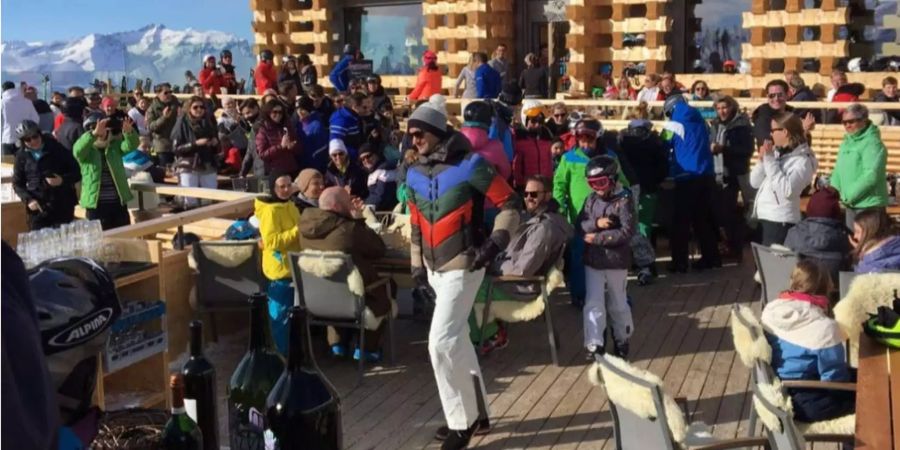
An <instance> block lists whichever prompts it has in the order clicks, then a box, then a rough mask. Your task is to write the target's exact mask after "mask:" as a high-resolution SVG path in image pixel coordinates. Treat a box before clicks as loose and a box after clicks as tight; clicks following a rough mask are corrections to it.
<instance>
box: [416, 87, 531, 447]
mask: <svg viewBox="0 0 900 450" xmlns="http://www.w3.org/2000/svg"><path fill="white" fill-rule="evenodd" d="M445 102H446V100H444V99H443V97H442V96H439V95H435V96H432V98H431V99H429V101H428V102H425V103H423V104H422V105H420V106H419V107H418V108H416V110H415V111H413V113H412V115H411V116H410V118H409V121H408V127H409V128H408V133H409V135H410V136H411V141H412V144H413V146H414V147H415V148H416V150H417V152H418V156H419V157H418V162H417V163H415V164H414V165H412V166H411V167H410V168H409V169H408V171H407V176H406V194H407V198H408V199H409V200H408V204H409V209H410V216H411V217H410V224H411V225H412V239H411V245H410V254H411V260H410V261H411V265H412V278H413V280H414V282H415V283H416V288H415V292H416V295H418V296H419V297H420V298H426V299H430V300H433V301H434V305H435V306H434V315H433V317H432V319H431V330H430V332H429V337H428V352H429V354H430V355H431V363H432V365H433V367H434V375H435V378H436V380H437V385H438V391H439V392H440V398H441V404H442V406H443V410H444V417H445V418H446V420H447V425H446V426H445V427H441V428H440V429H438V432H437V433H436V436H435V437H436V438H438V439H443V440H444V443H443V445H442V447H441V448H442V449H444V450H448V449H462V448H465V447H466V445H468V443H469V439H471V437H472V435H473V434H474V433H476V432H479V430H482V431H486V428H487V427H488V426H489V425H488V424H486V423H484V421H483V420H481V419H485V418H482V417H480V415H479V407H478V405H477V403H478V402H477V400H476V398H477V397H476V395H477V394H476V386H475V385H474V384H473V382H472V373H473V372H474V373H475V374H476V377H477V378H478V379H479V380H480V378H481V370H480V368H479V366H478V360H477V358H476V356H475V350H474V348H473V347H472V344H471V343H470V342H469V340H468V339H466V334H468V332H469V329H468V325H467V322H468V318H469V312H470V311H471V310H472V304H473V303H474V301H475V294H476V293H477V291H478V287H479V286H480V285H481V281H482V280H483V279H484V274H485V270H484V268H485V267H486V266H487V265H488V264H489V263H490V262H491V261H492V260H493V259H494V257H495V256H496V255H497V254H498V253H499V252H500V251H501V250H502V249H504V248H506V246H507V244H508V243H509V241H510V235H511V233H512V232H513V231H514V230H515V229H516V228H517V227H518V224H519V207H520V206H519V205H520V200H519V197H518V196H517V195H516V194H515V192H514V191H513V190H512V188H511V187H510V186H509V184H507V182H506V181H505V180H503V178H501V177H500V176H499V175H497V173H496V172H495V171H494V169H493V168H492V167H491V165H490V164H489V163H488V162H487V161H485V160H484V159H483V158H482V157H481V156H479V155H478V154H476V153H473V152H472V146H471V144H470V143H469V141H468V139H466V137H465V136H463V135H462V134H460V133H459V132H458V131H454V130H452V129H449V128H448V126H447V111H446V109H445V106H444V105H445ZM487 201H490V202H491V203H493V204H494V205H496V206H497V207H498V208H500V209H501V211H500V213H499V214H498V215H497V217H496V220H495V221H494V229H493V231H492V232H491V233H490V234H489V235H488V233H487V230H485V229H484V220H483V217H482V214H483V212H484V204H485V202H487ZM478 388H479V389H481V392H482V393H484V384H483V383H482V382H479V383H478Z"/></svg>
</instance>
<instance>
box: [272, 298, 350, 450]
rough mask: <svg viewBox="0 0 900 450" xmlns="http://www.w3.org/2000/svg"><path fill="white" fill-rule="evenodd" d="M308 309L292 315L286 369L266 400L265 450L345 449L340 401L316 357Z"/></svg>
mask: <svg viewBox="0 0 900 450" xmlns="http://www.w3.org/2000/svg"><path fill="white" fill-rule="evenodd" d="M306 320H307V319H306V310H304V309H303V308H300V307H299V306H295V307H293V308H292V309H291V312H290V321H291V329H290V344H289V345H288V360H287V367H286V368H285V369H284V373H282V374H281V378H279V379H278V383H276V384H275V387H274V388H273V389H272V393H270V394H269V399H268V400H267V401H266V420H267V424H268V426H269V428H268V429H267V430H266V450H299V449H306V450H332V449H339V448H341V447H342V440H343V436H342V429H341V401H340V398H339V397H338V394H337V391H336V390H335V389H334V386H332V385H331V383H330V382H329V381H328V379H327V378H325V375H323V374H322V371H321V370H319V366H318V365H316V361H315V359H314V358H313V354H312V347H311V346H310V339H309V327H308V326H307V323H306Z"/></svg>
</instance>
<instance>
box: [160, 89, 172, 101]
mask: <svg viewBox="0 0 900 450" xmlns="http://www.w3.org/2000/svg"><path fill="white" fill-rule="evenodd" d="M170 100H172V88H170V87H163V88H162V90H161V91H159V101H161V102H163V103H169V101H170Z"/></svg>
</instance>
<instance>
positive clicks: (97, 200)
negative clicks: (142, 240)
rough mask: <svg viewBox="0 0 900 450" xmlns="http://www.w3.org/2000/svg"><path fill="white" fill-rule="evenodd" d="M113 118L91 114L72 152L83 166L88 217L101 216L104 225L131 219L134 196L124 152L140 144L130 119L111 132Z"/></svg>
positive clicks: (84, 204) (83, 196) (83, 197)
mask: <svg viewBox="0 0 900 450" xmlns="http://www.w3.org/2000/svg"><path fill="white" fill-rule="evenodd" d="M110 120H111V119H110V118H103V116H102V115H101V114H92V115H90V116H88V118H87V119H85V121H84V130H85V133H84V134H83V135H81V137H80V138H78V140H77V141H75V145H74V147H73V153H74V155H75V160H76V161H78V165H79V167H80V168H81V199H80V200H79V202H78V203H79V204H80V205H81V207H82V208H84V209H85V213H86V216H87V218H88V220H99V221H100V223H101V225H102V227H103V229H104V230H108V229H110V228H115V227H121V226H125V225H129V224H130V223H131V217H130V216H129V215H128V208H127V207H126V206H125V205H126V204H128V201H129V200H131V199H132V198H133V195H132V193H131V189H130V188H129V186H128V178H127V177H126V176H125V165H124V164H123V163H122V155H124V154H126V153H128V152H130V151H131V150H134V149H135V148H137V146H138V144H140V141H139V138H138V134H137V132H136V131H135V130H134V124H133V123H132V121H131V119H125V121H123V122H122V132H121V133H120V134H115V135H114V134H112V131H111V130H110V128H109V123H110Z"/></svg>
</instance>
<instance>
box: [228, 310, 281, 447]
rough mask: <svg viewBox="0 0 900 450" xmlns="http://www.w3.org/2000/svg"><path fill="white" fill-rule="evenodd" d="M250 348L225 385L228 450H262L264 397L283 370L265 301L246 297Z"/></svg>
mask: <svg viewBox="0 0 900 450" xmlns="http://www.w3.org/2000/svg"><path fill="white" fill-rule="evenodd" d="M250 304H251V309H250V348H248V349H247V353H245V354H244V357H243V359H241V362H240V363H238V366H237V368H236V369H234V373H233V374H232V375H231V380H230V381H229V382H228V434H229V437H230V442H231V449H232V450H263V449H264V444H265V441H264V439H263V431H264V430H265V429H266V418H265V411H266V409H265V408H266V397H267V396H268V395H269V392H270V391H271V390H272V386H274V385H275V382H276V381H278V376H279V375H280V374H281V372H282V371H283V370H284V361H283V360H282V359H281V356H280V355H279V354H278V352H277V351H276V350H275V346H274V345H273V344H272V331H271V329H270V328H269V315H268V309H269V308H268V299H267V298H266V294H264V293H261V292H260V293H256V294H253V295H252V296H251V297H250Z"/></svg>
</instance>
